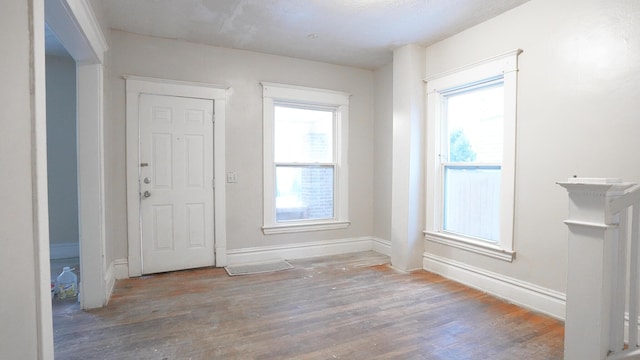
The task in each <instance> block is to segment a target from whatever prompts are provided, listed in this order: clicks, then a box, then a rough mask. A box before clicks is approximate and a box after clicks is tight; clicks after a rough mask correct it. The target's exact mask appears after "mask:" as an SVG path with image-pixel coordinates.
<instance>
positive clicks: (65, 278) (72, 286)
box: [56, 266, 78, 300]
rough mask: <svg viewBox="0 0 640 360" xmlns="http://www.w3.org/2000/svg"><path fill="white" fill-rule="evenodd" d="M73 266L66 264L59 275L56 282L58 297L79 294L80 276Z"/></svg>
mask: <svg viewBox="0 0 640 360" xmlns="http://www.w3.org/2000/svg"><path fill="white" fill-rule="evenodd" d="M71 270H73V269H72V268H70V267H68V266H65V267H64V268H63V269H62V273H61V274H60V275H58V281H57V284H56V287H57V290H58V291H57V293H58V299H61V300H63V299H68V298H74V297H76V296H78V277H77V276H76V274H74V273H73V271H71Z"/></svg>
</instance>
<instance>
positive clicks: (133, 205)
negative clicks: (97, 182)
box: [124, 75, 230, 277]
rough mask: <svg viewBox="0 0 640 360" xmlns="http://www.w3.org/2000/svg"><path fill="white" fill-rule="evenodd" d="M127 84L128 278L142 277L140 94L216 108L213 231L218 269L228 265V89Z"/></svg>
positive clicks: (131, 80) (140, 81)
mask: <svg viewBox="0 0 640 360" xmlns="http://www.w3.org/2000/svg"><path fill="white" fill-rule="evenodd" d="M124 78H125V80H126V143H127V159H126V161H127V234H128V239H129V245H128V248H129V257H128V271H129V276H132V277H135V276H141V275H142V249H141V237H140V195H139V187H140V184H139V179H138V178H139V176H138V173H139V169H140V168H139V166H140V164H139V147H140V142H139V138H140V120H139V104H138V101H139V98H140V95H141V94H154V95H167V96H182V97H190V98H198V99H206V100H213V105H214V119H215V121H214V125H213V127H214V130H213V131H214V140H213V141H214V164H215V165H214V175H213V176H214V182H215V188H214V212H215V217H214V229H215V230H214V231H215V235H214V236H215V240H214V246H215V262H216V266H225V265H226V264H227V259H226V256H227V254H226V248H227V234H226V192H225V190H226V182H225V179H226V177H225V171H226V170H225V169H226V155H225V154H226V146H225V128H226V120H225V119H226V101H227V97H228V95H229V91H230V90H229V89H228V88H223V87H221V86H220V85H212V84H201V83H191V82H185V81H179V80H169V79H157V78H145V77H139V76H130V75H128V76H125V77H124Z"/></svg>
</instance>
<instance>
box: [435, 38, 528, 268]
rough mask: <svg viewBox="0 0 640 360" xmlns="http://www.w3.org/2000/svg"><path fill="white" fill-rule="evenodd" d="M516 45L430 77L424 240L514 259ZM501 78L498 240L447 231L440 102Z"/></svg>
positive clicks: (497, 257)
mask: <svg viewBox="0 0 640 360" xmlns="http://www.w3.org/2000/svg"><path fill="white" fill-rule="evenodd" d="M520 53H522V50H520V49H515V50H512V51H509V52H507V53H504V54H500V55H498V56H494V57H492V58H489V59H485V60H482V61H480V62H477V63H473V64H469V65H466V66H463V67H461V68H458V69H453V70H451V71H447V72H444V73H441V74H438V75H435V76H432V77H429V78H426V79H425V80H424V81H425V82H426V83H427V144H428V145H427V150H426V151H427V156H426V158H427V182H426V183H427V187H426V197H427V198H426V204H427V211H426V213H427V218H426V230H425V231H424V235H425V239H427V240H428V241H432V242H436V243H440V244H444V245H448V246H452V247H455V248H458V249H464V250H467V251H471V252H474V253H478V254H482V255H486V256H489V257H492V258H496V259H500V260H505V261H509V262H511V261H513V259H514V258H515V254H516V253H515V251H514V249H513V237H514V236H513V227H514V226H513V225H514V209H515V165H516V164H515V159H516V98H517V93H516V91H517V74H518V55H520ZM500 76H502V77H503V79H504V96H505V102H504V106H505V109H504V152H503V154H504V159H503V162H502V169H501V170H502V171H501V190H500V216H501V217H500V239H499V240H498V242H497V243H492V242H489V241H484V240H479V239H474V238H472V237H467V236H461V235H457V234H452V233H448V232H444V231H443V226H442V222H443V213H442V208H443V201H444V199H443V186H444V184H443V183H442V178H443V177H442V176H441V171H442V170H441V166H440V162H439V161H438V154H439V153H440V151H441V150H440V149H442V146H441V145H442V144H441V141H443V140H442V136H441V133H442V129H441V119H440V118H439V117H440V114H441V104H442V100H443V93H446V92H447V91H450V90H452V89H455V88H457V87H461V86H465V85H469V84H474V83H479V82H482V81H485V80H487V79H492V78H496V77H500Z"/></svg>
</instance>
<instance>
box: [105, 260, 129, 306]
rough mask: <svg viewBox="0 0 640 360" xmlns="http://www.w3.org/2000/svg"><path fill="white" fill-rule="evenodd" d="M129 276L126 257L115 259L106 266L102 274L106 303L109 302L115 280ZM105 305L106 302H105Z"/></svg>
mask: <svg viewBox="0 0 640 360" xmlns="http://www.w3.org/2000/svg"><path fill="white" fill-rule="evenodd" d="M127 278H129V263H128V262H127V260H126V259H115V260H113V261H112V262H111V264H109V266H108V267H107V271H106V273H105V274H104V282H105V284H106V289H105V290H106V294H105V299H106V303H109V299H110V298H111V294H112V293H113V288H114V286H115V285H116V280H120V279H127ZM105 305H106V304H105Z"/></svg>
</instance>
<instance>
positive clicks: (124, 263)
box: [113, 259, 129, 280]
mask: <svg viewBox="0 0 640 360" xmlns="http://www.w3.org/2000/svg"><path fill="white" fill-rule="evenodd" d="M113 270H114V274H115V276H116V280H121V279H128V278H129V261H128V260H127V259H115V260H113Z"/></svg>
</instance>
